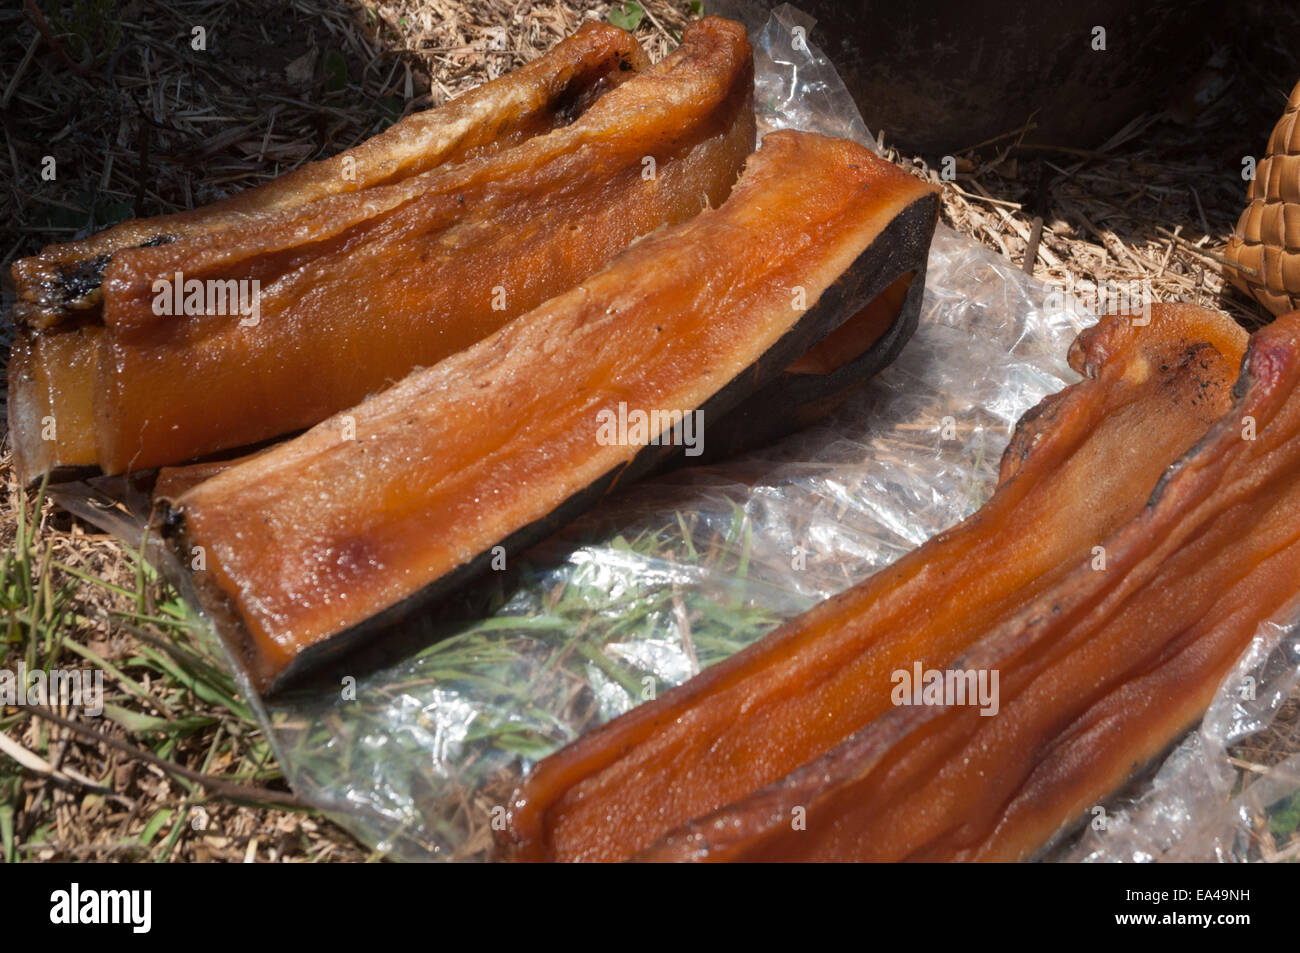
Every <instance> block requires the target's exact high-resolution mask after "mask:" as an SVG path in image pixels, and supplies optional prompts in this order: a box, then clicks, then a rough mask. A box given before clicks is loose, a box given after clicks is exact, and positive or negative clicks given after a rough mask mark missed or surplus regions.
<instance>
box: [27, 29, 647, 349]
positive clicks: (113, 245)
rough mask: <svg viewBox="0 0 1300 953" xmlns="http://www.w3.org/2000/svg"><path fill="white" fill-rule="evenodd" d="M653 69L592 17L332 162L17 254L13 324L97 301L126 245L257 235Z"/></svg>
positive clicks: (544, 119)
mask: <svg viewBox="0 0 1300 953" xmlns="http://www.w3.org/2000/svg"><path fill="white" fill-rule="evenodd" d="M648 65H649V61H648V59H647V58H646V55H645V53H644V52H643V51H642V50H641V48H640V46H638V45H637V42H636V40H635V39H634V38H633V37H632V35H631V34H629V33H627V32H626V31H624V30H620V29H618V28H617V27H613V26H610V25H608V24H604V23H596V22H591V21H588V22H587V23H584V24H583V25H582V27H580V28H579V29H578V31H577V32H576V33H574V35H573V36H571V37H569V38H567V39H565V40H562V41H561V42H560V43H558V44H557V45H556V46H555V47H554V48H553V49H552V50H551V51H550V52H548V53H547V54H546V55H544V56H542V57H540V58H538V59H537V60H534V61H533V62H532V63H529V64H527V65H525V66H522V67H520V68H519V69H517V70H514V71H513V72H511V73H509V74H507V75H506V76H503V77H501V78H500V79H497V80H494V81H492V82H490V83H486V84H484V85H483V86H480V87H478V88H476V89H474V90H471V91H470V92H467V93H466V94H464V95H463V96H460V97H459V98H457V99H455V100H453V101H452V102H450V103H448V104H446V105H444V106H441V107H439V108H437V109H429V110H425V111H423V112H419V113H415V114H413V115H411V116H408V117H406V118H405V119H403V120H401V121H400V122H398V123H396V124H394V125H393V126H391V127H390V128H388V129H387V130H385V131H384V132H382V133H380V134H379V135H377V136H374V137H372V138H370V139H367V140H366V141H365V142H363V143H361V144H360V145H358V146H356V147H354V148H352V149H348V150H347V151H345V152H341V153H339V154H338V155H336V156H334V157H333V158H330V159H325V160H323V161H320V162H313V163H311V164H310V165H307V166H304V167H303V168H301V169H299V170H297V171H295V172H291V173H289V174H287V175H283V176H280V177H279V178H277V179H275V180H273V181H271V182H268V183H266V184H265V185H262V186H259V187H257V188H255V189H249V190H248V191H245V192H241V193H239V194H238V195H235V196H232V197H230V198H228V199H224V200H222V201H219V202H215V203H213V204H211V205H207V206H204V207H203V208H199V209H194V210H192V211H188V212H180V213H177V214H174V215H162V216H158V217H155V218H148V219H135V220H132V221H129V222H124V223H122V224H121V225H117V226H114V227H113V228H110V229H106V230H105V231H102V232H100V233H98V234H96V235H93V236H91V237H90V238H87V239H85V240H83V241H78V242H68V243H65V244H60V245H51V246H49V247H48V248H46V249H45V250H44V251H42V252H41V254H39V255H37V256H35V257H33V258H25V259H21V260H19V261H18V262H16V263H15V264H14V268H13V274H14V283H15V286H16V290H17V294H18V302H17V304H16V306H15V308H14V314H13V316H14V320H15V322H16V323H20V324H22V323H25V324H30V325H31V326H33V327H37V328H44V327H49V326H51V325H53V324H57V323H59V322H61V321H64V320H66V319H68V318H70V317H72V316H73V315H74V314H76V313H79V312H83V311H85V310H86V309H90V308H95V307H97V306H98V305H99V303H100V296H99V286H100V282H99V277H98V276H99V275H102V273H103V271H104V268H105V267H106V265H107V262H108V259H110V258H111V257H112V256H113V255H114V254H115V253H116V252H119V251H122V250H124V249H128V248H135V247H138V246H141V245H144V244H146V243H149V242H157V241H160V240H162V241H167V242H174V241H177V240H179V239H182V238H186V237H190V236H194V235H200V234H204V233H208V232H216V231H223V230H225V229H231V228H234V229H241V230H243V229H250V230H253V231H256V230H257V228H258V227H259V226H258V225H257V220H258V218H259V217H260V216H262V215H265V214H267V213H271V212H276V211H283V210H286V209H293V208H298V207H301V206H304V205H306V204H308V203H310V202H314V201H316V200H317V199H321V198H324V197H326V196H329V195H336V194H339V193H344V192H355V191H358V190H361V189H366V188H371V187H374V186H378V185H384V184H387V183H391V182H395V181H397V180H399V179H402V178H405V177H408V176H413V175H418V174H420V173H422V172H427V171H428V170H430V169H432V168H434V167H436V166H439V165H442V164H444V163H451V162H457V161H460V160H463V159H466V158H472V157H474V156H477V155H483V154H486V153H491V152H495V151H498V150H500V149H504V148H509V147H510V146H513V145H517V144H518V143H519V142H521V141H523V140H524V139H527V138H530V137H532V136H535V135H540V134H542V133H544V132H546V131H548V130H549V129H551V128H554V127H555V126H557V125H561V124H563V123H564V122H565V121H567V120H568V119H569V118H571V114H572V112H573V111H574V110H575V109H578V108H580V107H581V106H582V104H583V102H584V101H585V100H587V99H589V98H590V97H592V96H594V95H596V94H598V93H599V92H600V91H602V90H603V89H604V88H606V87H609V86H613V85H617V84H618V83H620V82H622V81H623V79H624V78H626V77H627V76H629V75H631V74H632V73H633V72H635V71H639V70H642V69H644V68H645V67H646V66H648ZM70 275H71V276H74V278H73V279H72V280H69V276H70ZM75 276H80V277H79V278H78V277H75Z"/></svg>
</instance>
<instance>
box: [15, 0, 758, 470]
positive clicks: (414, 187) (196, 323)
mask: <svg viewBox="0 0 1300 953" xmlns="http://www.w3.org/2000/svg"><path fill="white" fill-rule="evenodd" d="M611 29H612V28H603V27H602V28H599V29H595V28H593V29H588V30H584V31H582V32H580V34H579V35H578V36H575V37H574V38H573V39H572V40H570V41H568V42H569V43H570V44H571V46H569V47H565V46H564V45H563V44H562V45H561V47H559V48H557V50H556V51H555V52H553V53H552V54H550V57H552V58H553V59H554V62H553V63H552V65H551V68H550V69H544V70H533V71H532V72H531V73H530V74H528V75H527V76H525V77H524V79H523V80H522V81H521V83H517V84H514V85H522V86H523V87H524V89H523V90H522V91H517V92H518V95H517V96H515V98H513V99H512V98H511V97H510V96H508V95H502V96H490V95H488V96H484V97H482V101H483V108H481V109H477V110H475V109H468V110H467V109H460V110H456V109H453V108H452V107H446V108H447V109H450V110H451V114H450V116H449V117H448V120H447V121H448V124H450V125H452V126H454V127H455V129H456V130H457V136H458V138H455V139H454V145H446V143H444V142H443V140H444V139H447V138H448V135H449V134H446V133H444V134H442V135H441V136H439V135H436V134H435V133H434V132H431V131H429V130H427V129H426V130H425V134H424V139H426V140H436V142H435V143H434V144H435V145H437V144H439V143H441V144H442V145H443V147H442V148H441V152H439V155H440V156H441V159H440V161H439V162H438V163H436V164H434V165H433V166H432V167H430V168H427V169H424V170H423V171H421V170H420V169H421V165H422V164H417V163H415V161H414V160H413V159H411V157H410V155H408V154H407V150H405V149H403V150H397V149H396V147H395V146H394V147H392V148H389V149H387V150H385V149H379V150H376V151H377V152H378V153H379V154H380V155H387V154H388V152H399V151H400V155H401V156H404V157H405V158H406V162H405V164H401V163H397V165H396V168H395V169H394V170H392V171H388V172H386V173H383V174H381V173H379V172H376V173H374V174H373V175H372V177H371V179H369V180H367V182H366V185H367V187H366V188H363V189H360V190H357V191H347V192H338V190H337V189H330V188H328V187H327V186H326V185H325V183H327V182H329V181H330V180H331V177H332V176H335V175H338V176H340V177H341V175H342V171H341V169H332V168H331V169H325V170H321V171H320V172H319V173H318V174H315V175H310V176H306V177H305V181H304V183H303V184H302V187H301V188H298V189H290V190H288V192H287V195H286V196H281V195H280V192H281V191H284V190H279V191H273V192H272V194H271V195H270V196H269V197H264V199H263V201H262V202H260V203H258V202H251V201H250V202H249V203H246V204H248V205H250V206H254V207H256V208H257V209H259V210H258V211H256V212H255V213H253V212H249V211H247V210H246V209H244V207H243V206H240V207H238V208H235V209H228V210H226V211H224V212H222V213H221V214H218V215H215V216H213V217H212V218H213V222H212V223H211V227H206V226H204V225H203V224H202V223H200V224H198V225H196V226H195V227H194V229H193V230H192V232H191V233H190V234H185V235H182V236H180V237H179V238H178V239H177V240H175V241H171V240H167V241H163V242H162V243H158V242H150V243H147V244H146V245H145V246H142V247H127V248H120V249H118V250H116V251H113V252H112V254H111V257H110V258H109V260H108V261H107V262H106V263H104V264H103V267H102V269H101V271H102V285H101V288H100V290H101V292H102V305H101V307H100V310H99V311H98V319H97V320H98V323H94V324H91V325H90V326H88V327H86V328H83V329H81V330H79V332H78V333H79V334H80V336H81V338H82V339H83V341H84V344H85V346H86V347H90V348H93V349H94V350H95V351H96V354H95V356H94V357H93V358H91V359H89V360H84V361H81V362H78V363H77V364H76V366H75V367H74V366H73V365H63V364H52V363H50V362H48V361H44V358H45V356H46V353H47V351H46V349H45V345H44V343H43V341H42V340H41V336H42V335H43V334H50V333H58V329H57V328H56V329H53V331H44V332H43V331H32V330H29V331H27V332H25V334H24V335H23V337H22V339H21V340H20V341H19V344H18V347H17V349H16V351H15V354H16V355H17V357H16V359H15V361H14V362H13V363H12V364H11V370H10V374H11V382H13V384H14V386H12V387H11V391H12V392H13V393H15V394H17V395H18V399H17V401H16V402H15V403H16V406H15V407H14V410H13V412H12V421H13V425H12V429H13V431H14V433H15V435H16V440H15V444H16V450H17V456H18V461H19V466H20V470H21V471H22V476H23V477H24V478H26V479H32V478H34V477H36V476H39V474H40V473H41V472H43V471H44V470H46V469H50V468H52V467H55V466H75V465H98V466H99V467H100V468H102V469H103V470H104V471H105V472H110V473H111V472H120V471H123V470H127V469H133V470H139V469H147V468H149V467H152V466H158V465H162V464H167V463H174V462H178V461H182V460H186V459H192V458H195V457H198V456H201V455H205V454H210V453H213V452H216V451H219V450H224V449H227V448H233V447H238V446H244V445H248V444H252V443H255V442H258V441H261V440H265V439H267V438H270V437H274V436H277V435H280V434H283V433H287V432H291V431H293V430H298V429H301V428H303V427H306V426H310V425H311V424H314V423H316V422H318V421H320V420H322V419H323V418H325V417H326V416H328V415H329V414H331V413H333V412H336V411H338V410H341V409H343V408H344V407H348V406H351V405H352V404H354V403H356V402H357V401H359V400H361V399H362V398H363V397H365V396H366V395H367V394H368V393H372V392H373V391H375V390H377V389H379V388H382V387H383V386H386V385H387V384H389V383H391V382H393V381H394V380H397V379H400V378H401V377H402V376H404V375H405V374H406V373H407V372H408V371H409V370H411V368H413V367H416V366H422V365H429V364H433V363H435V362H436V361H438V360H440V359H441V358H443V357H445V356H446V355H448V354H451V353H454V352H455V351H457V350H460V349H462V348H464V347H466V346H468V345H469V344H471V343H473V342H474V341H476V340H479V339H481V338H482V337H483V336H485V335H486V334H489V333H491V332H492V331H493V330H495V329H496V328H498V327H500V326H501V325H503V324H504V323H505V322H506V321H508V320H510V319H511V318H513V317H515V316H517V315H519V314H521V313H523V312H525V311H527V310H529V309H530V308H532V307H535V306H536V305H538V304H540V303H541V302H542V301H544V300H546V299H547V298H549V297H551V296H553V295H555V294H558V293H559V292H560V291H562V290H564V289H566V288H568V287H570V286H572V285H573V284H574V283H575V282H576V281H578V280H580V279H581V278H583V277H585V276H586V275H589V274H591V273H592V272H593V271H595V270H597V269H598V268H600V267H601V266H602V265H603V264H605V263H606V262H608V261H609V260H610V259H611V258H612V257H613V256H614V255H616V254H617V253H618V252H619V251H620V250H621V249H623V248H624V247H626V246H627V245H628V244H629V243H630V242H632V241H633V240H635V239H636V238H637V237H639V236H641V235H643V234H645V233H647V232H649V231H652V230H654V229H655V228H657V227H659V226H661V225H663V224H665V223H674V222H678V221H682V220H684V219H686V218H689V217H690V216H691V215H693V214H695V213H696V212H697V211H698V210H699V209H700V208H701V206H702V205H704V204H705V203H708V202H712V203H714V204H717V203H720V202H721V201H723V200H724V199H725V197H726V195H727V192H728V190H729V189H730V187H731V185H732V183H733V182H734V180H735V177H736V174H737V173H738V172H739V169H740V168H741V166H742V164H743V162H744V158H745V157H746V156H747V155H748V154H749V152H750V151H751V150H752V149H753V143H754V119H753V109H752V88H753V69H752V62H751V55H750V49H749V44H748V41H747V39H746V37H745V34H744V30H743V28H741V27H740V26H739V25H738V24H734V23H731V22H729V21H725V20H719V19H716V18H710V19H706V20H704V21H700V22H699V23H696V24H693V25H692V26H691V27H690V28H689V29H688V30H687V31H686V34H685V36H684V37H683V42H682V45H681V46H680V47H679V48H678V50H676V51H675V52H674V53H672V54H670V55H669V56H668V57H666V58H665V59H664V60H663V61H662V62H660V63H659V64H657V65H656V66H654V67H651V68H649V69H647V70H645V71H644V72H640V73H637V72H635V70H634V69H633V70H628V69H625V68H624V67H635V66H637V65H638V57H639V55H640V54H639V53H638V54H635V55H634V54H632V53H630V52H629V51H628V50H627V49H625V48H624V42H623V39H622V37H625V36H626V34H619V33H618V31H615V32H614V33H611V32H610V30H611ZM629 39H630V38H629ZM625 72H628V73H630V75H631V78H630V79H628V80H627V81H626V82H622V83H617V80H618V78H620V77H621V76H622V75H623V73H625ZM512 75H513V74H512ZM497 83H502V84H506V86H507V93H508V92H509V91H510V90H511V89H513V88H514V85H512V81H511V79H510V78H509V77H507V78H503V79H502V80H498V81H497ZM616 83H617V85H616ZM493 85H495V84H489V87H490V86H493ZM607 87H614V88H610V89H609V91H608V92H604V90H605V89H606V88H607ZM486 88H487V87H485V89H486ZM598 94H599V98H596V97H597V95H598ZM519 96H523V97H524V99H523V101H521V102H516V101H515V99H518V98H519ZM530 97H531V98H530ZM498 100H502V101H504V102H505V103H506V106H507V107H508V108H505V111H504V112H503V113H502V114H501V115H498V114H496V113H495V112H493V111H492V109H491V108H490V107H491V106H492V104H493V103H495V102H497V101H498ZM593 100H594V102H593ZM452 106H453V107H454V106H455V104H454V103H453V104H452ZM503 108H504V107H503ZM576 111H580V113H581V114H580V115H578V116H577V118H576V119H573V115H574V113H575V112H576ZM435 112H439V113H440V112H442V111H441V110H438V111H435ZM435 119H436V117H431V118H430V119H429V120H428V121H427V122H426V125H428V126H433V125H436V123H435ZM569 119H573V121H572V122H569V121H568V120H569ZM561 120H563V121H561ZM475 122H477V123H479V124H480V125H481V127H482V128H479V129H477V130H476V131H474V132H473V133H472V135H471V132H470V130H469V129H468V128H467V127H468V126H472V125H473V123H475ZM548 123H550V124H554V125H555V128H549V126H548ZM534 132H535V133H540V134H536V135H528V134H529V133H534ZM467 137H468V138H470V139H473V140H474V141H475V142H479V141H481V144H479V145H474V146H468V145H467V144H466V141H465V140H466V138H467ZM410 138H415V139H418V138H419V137H417V136H413V137H410ZM401 141H405V140H401ZM412 148H413V147H412ZM435 151H437V149H435ZM364 159H365V157H355V161H356V163H357V166H358V167H360V166H361V165H362V163H363V160H364ZM333 162H335V160H331V163H333ZM650 162H653V165H651V164H649V163H650ZM263 188H264V189H271V188H272V186H265V187H263ZM261 191H262V190H258V192H261ZM322 191H325V192H330V191H334V192H338V194H319V193H321V192H322ZM254 194H256V193H254ZM301 196H308V197H310V198H311V200H310V201H306V202H292V201H290V200H291V199H294V198H297V197H301ZM282 197H283V198H284V200H285V201H286V202H288V203H289V204H288V205H287V206H286V207H280V205H279V204H278V202H277V200H278V199H279V198H282ZM263 206H265V208H263ZM145 225H147V223H141V224H140V225H139V226H138V227H137V229H136V232H131V231H130V230H129V229H128V230H127V232H126V234H128V235H130V236H131V237H141V235H142V234H143V233H142V232H140V228H144V227H145ZM123 228H126V227H125V226H123ZM85 251H87V250H86V249H81V250H80V251H79V252H78V253H79V254H80V253H84V252H85ZM29 261H32V260H29ZM35 261H36V264H35V265H33V266H32V268H31V269H27V270H24V266H25V263H19V265H18V266H15V274H16V276H17V277H18V279H19V282H20V285H23V282H24V281H26V285H25V287H27V288H28V289H29V290H30V288H32V287H36V286H39V284H40V282H39V281H36V280H35V279H34V278H32V277H31V275H29V274H28V272H29V271H30V272H32V273H33V274H34V273H36V272H39V271H40V269H42V268H45V267H46V265H47V264H48V263H44V262H41V261H40V260H39V259H37V260H35ZM47 270H48V269H47ZM177 274H180V275H182V276H183V278H184V280H185V281H186V282H193V281H198V282H204V283H207V282H216V283H220V287H221V288H222V289H223V290H224V289H235V288H239V289H240V290H241V291H243V292H244V293H245V299H246V300H247V301H251V300H252V299H251V297H250V296H249V292H250V291H251V289H252V288H253V285H252V282H253V281H256V282H258V289H259V292H258V294H257V297H256V301H257V305H258V312H257V314H256V316H255V317H254V316H250V315H248V314H241V313H229V312H230V311H231V310H232V309H231V308H230V307H229V306H228V307H227V308H226V309H225V310H226V311H227V313H226V314H185V315H166V314H164V315H159V314H156V313H155V304H156V302H157V300H158V297H159V291H158V286H157V285H156V282H157V281H158V280H160V279H168V280H171V279H174V276H175V275H177ZM92 277H93V276H92ZM33 282H34V283H33ZM239 282H244V283H245V284H243V285H242V286H241V285H238V284H237V283H239ZM212 287H215V285H214V286H212ZM214 298H215V295H214V294H212V293H211V292H210V297H209V299H208V301H207V303H208V304H209V305H211V304H212V301H213V299H214ZM219 305H220V302H218V307H217V310H220V307H219ZM32 307H35V306H34V305H33V306H32ZM47 310H48V309H47ZM66 310H67V305H66V304H65V305H64V311H66ZM43 313H44V312H42V314H43ZM27 320H28V322H29V323H33V324H35V323H37V321H36V318H35V316H34V315H33V313H31V312H30V309H29V313H28V316H27ZM65 323H66V322H65ZM85 367H93V368H94V373H93V374H89V375H88V374H86V373H85V372H84V368H85ZM87 405H90V406H92V407H93V409H94V416H93V419H89V420H88V419H86V418H85V417H84V416H81V415H79V414H78V413H77V412H76V411H77V410H79V409H80V408H81V407H84V406H87ZM50 416H52V417H54V418H55V420H56V421H57V423H58V430H59V442H58V443H52V442H51V441H47V440H42V439H40V437H39V431H38V430H34V429H33V426H34V424H36V423H38V422H40V421H41V420H43V419H45V418H46V417H50ZM87 429H89V430H91V431H92V432H93V441H91V442H93V445H94V447H95V454H94V457H93V458H91V459H86V458H85V447H86V446H87V444H88V441H87V440H86V439H85V436H84V433H85V431H86V430H87Z"/></svg>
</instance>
